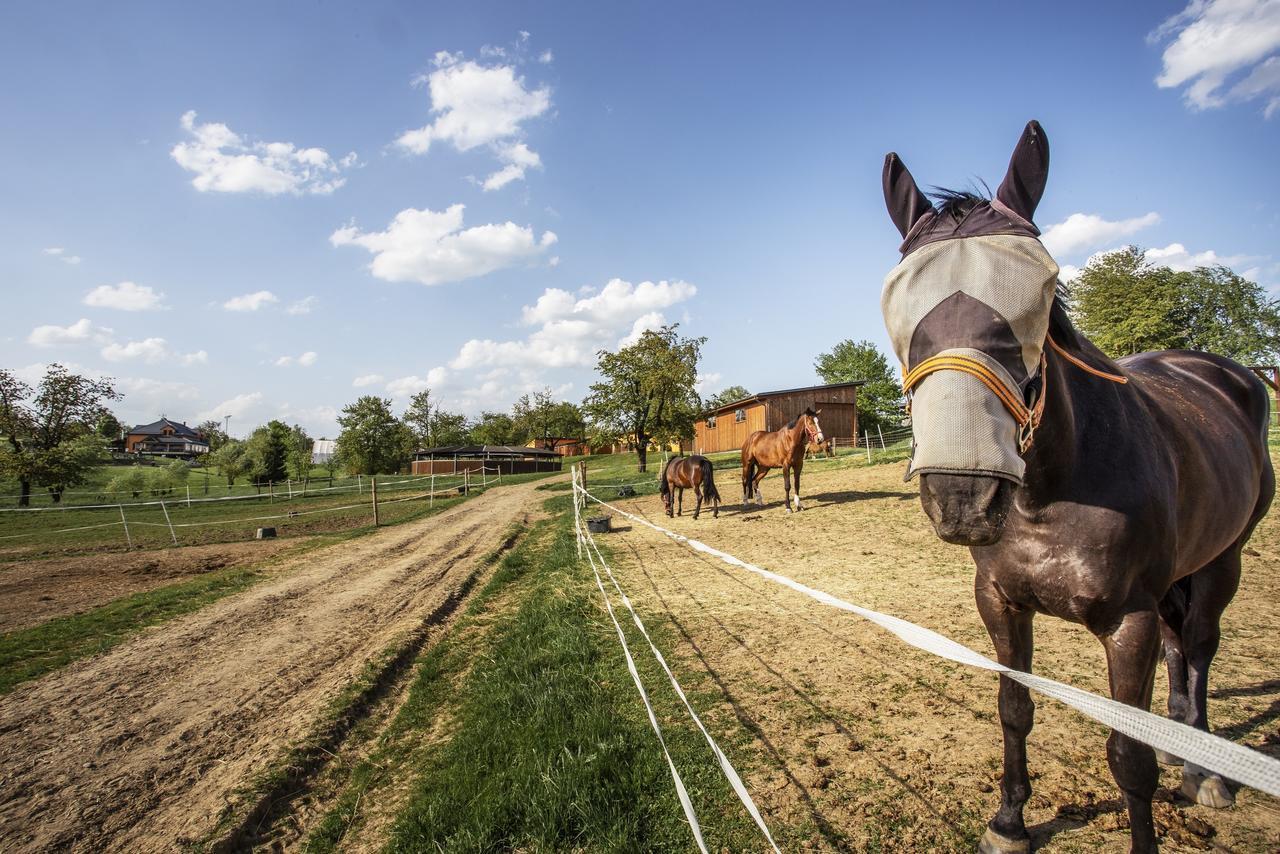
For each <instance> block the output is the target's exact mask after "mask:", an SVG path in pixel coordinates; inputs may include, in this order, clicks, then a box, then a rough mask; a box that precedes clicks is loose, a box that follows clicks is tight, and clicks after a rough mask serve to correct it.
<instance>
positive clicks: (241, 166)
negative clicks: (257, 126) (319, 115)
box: [169, 110, 356, 196]
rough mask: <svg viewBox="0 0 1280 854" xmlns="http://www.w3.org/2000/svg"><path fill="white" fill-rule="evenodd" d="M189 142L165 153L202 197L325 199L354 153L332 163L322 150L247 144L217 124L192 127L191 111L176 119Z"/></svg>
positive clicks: (340, 180)
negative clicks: (250, 195) (210, 194)
mask: <svg viewBox="0 0 1280 854" xmlns="http://www.w3.org/2000/svg"><path fill="white" fill-rule="evenodd" d="M182 127H183V129H184V130H185V131H186V132H187V134H188V135H189V136H190V137H191V139H190V140H188V141H187V142H180V143H178V144H177V145H175V146H174V147H173V149H172V150H171V151H170V152H169V154H170V156H172V157H173V159H174V160H175V161H177V163H178V165H179V166H181V167H182V168H183V169H185V170H187V171H188V172H194V173H195V178H193V179H192V180H191V185H192V186H193V187H195V188H196V189H197V190H199V191H200V192H202V193H207V192H217V193H251V192H257V193H266V194H267V195H269V196H275V195H279V194H281V193H292V194H294V195H298V196H300V195H304V194H313V195H328V194H329V193H332V192H333V191H334V190H336V189H338V188H339V187H341V186H342V185H343V184H344V183H346V178H344V177H342V173H344V172H346V171H347V170H349V169H350V168H351V167H353V166H355V165H356V155H355V152H352V153H350V154H347V155H346V156H345V157H342V158H340V159H338V160H334V159H333V158H332V157H330V156H329V153H328V152H327V151H325V150H324V149H323V148H298V147H297V146H295V145H294V144H293V143H291V142H247V141H245V140H244V139H243V138H242V137H241V136H240V135H239V134H237V133H235V132H233V131H232V130H231V128H229V127H227V126H226V125H224V124H221V123H215V122H210V123H206V124H197V123H196V112H195V110H188V111H187V112H186V113H184V114H183V116H182Z"/></svg>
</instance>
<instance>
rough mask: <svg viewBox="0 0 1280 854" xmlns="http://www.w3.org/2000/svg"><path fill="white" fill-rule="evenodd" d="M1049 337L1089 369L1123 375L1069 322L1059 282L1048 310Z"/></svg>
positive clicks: (1116, 366)
mask: <svg viewBox="0 0 1280 854" xmlns="http://www.w3.org/2000/svg"><path fill="white" fill-rule="evenodd" d="M1049 335H1050V336H1051V337H1052V338H1053V340H1054V341H1055V342H1056V343H1057V344H1058V346H1060V347H1062V349H1064V350H1066V351H1067V352H1069V353H1070V354H1071V355H1073V356H1075V357H1076V358H1077V359H1080V360H1081V361H1083V362H1085V363H1087V364H1088V365H1090V366H1091V367H1094V368H1097V369H1098V370H1101V371H1106V372H1107V373H1111V374H1123V373H1124V371H1123V370H1122V369H1121V367H1120V366H1119V365H1117V364H1116V363H1115V361H1114V360H1113V359H1112V358H1111V357H1110V356H1108V355H1107V354H1106V353H1104V352H1102V351H1101V350H1099V349H1098V348H1097V346H1096V345H1094V343H1093V342H1092V341H1090V340H1089V339H1088V338H1086V337H1084V335H1083V334H1081V332H1080V331H1079V330H1077V329H1076V327H1075V325H1074V324H1073V323H1072V322H1071V315H1070V312H1069V310H1068V309H1067V301H1066V294H1065V291H1064V289H1063V286H1062V283H1061V282H1059V283H1058V292H1057V293H1056V294H1054V297H1053V306H1052V307H1051V308H1050V309H1049Z"/></svg>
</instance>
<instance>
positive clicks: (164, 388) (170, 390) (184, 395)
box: [116, 377, 200, 408]
mask: <svg viewBox="0 0 1280 854" xmlns="http://www.w3.org/2000/svg"><path fill="white" fill-rule="evenodd" d="M116 390H117V391H119V392H122V393H124V395H125V396H126V397H127V398H128V399H129V402H130V403H131V404H133V405H134V406H135V407H136V405H137V402H138V401H137V400H136V398H142V400H143V401H144V402H145V403H146V404H148V407H147V408H156V407H159V408H163V407H164V405H165V404H166V403H167V402H170V401H174V400H195V399H196V398H198V397H199V396H200V393H199V391H198V390H197V389H196V387H195V386H193V385H191V384H190V383H184V382H178V381H175V380H153V379H147V378H145V377H122V378H120V379H117V380H116Z"/></svg>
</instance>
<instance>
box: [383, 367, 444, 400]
mask: <svg viewBox="0 0 1280 854" xmlns="http://www.w3.org/2000/svg"><path fill="white" fill-rule="evenodd" d="M448 378H449V372H448V371H446V370H445V369H444V368H432V369H431V370H429V371H427V375H426V376H425V377H419V376H416V375H415V376H408V377H400V378H398V379H394V380H392V381H391V382H389V383H387V394H389V395H391V396H392V397H393V398H395V399H396V400H406V399H408V398H410V397H413V396H414V395H415V394H417V393H418V392H420V391H425V390H426V389H429V388H437V387H439V386H441V385H443V384H444V382H445V380H447V379H448Z"/></svg>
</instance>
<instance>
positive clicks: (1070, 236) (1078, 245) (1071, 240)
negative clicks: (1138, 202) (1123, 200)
mask: <svg viewBox="0 0 1280 854" xmlns="http://www.w3.org/2000/svg"><path fill="white" fill-rule="evenodd" d="M1158 222H1160V214H1158V213H1156V212H1155V211H1152V212H1151V213H1148V214H1144V215H1142V216H1139V217H1134V218H1132V219H1122V220H1114V221H1113V220H1106V219H1103V218H1102V217H1100V216H1098V215H1097V214H1085V213H1073V214H1072V215H1071V216H1069V217H1067V218H1066V219H1065V220H1063V221H1062V222H1059V223H1055V224H1054V225H1051V226H1049V227H1048V228H1046V229H1045V230H1044V233H1043V234H1042V235H1041V237H1040V241H1041V242H1042V243H1043V244H1044V246H1045V248H1046V249H1048V250H1049V254H1050V255H1053V256H1054V257H1055V258H1056V257H1065V256H1069V255H1074V254H1075V253H1077V252H1084V251H1086V250H1089V249H1095V248H1097V247H1099V246H1103V245H1105V244H1108V243H1114V242H1115V241H1117V240H1119V239H1120V238H1122V237H1128V236H1129V235H1130V234H1134V233H1135V232H1138V231H1141V230H1142V229H1144V228H1147V227H1149V226H1152V225H1155V224H1156V223H1158Z"/></svg>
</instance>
